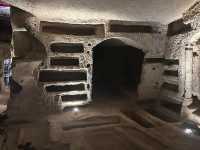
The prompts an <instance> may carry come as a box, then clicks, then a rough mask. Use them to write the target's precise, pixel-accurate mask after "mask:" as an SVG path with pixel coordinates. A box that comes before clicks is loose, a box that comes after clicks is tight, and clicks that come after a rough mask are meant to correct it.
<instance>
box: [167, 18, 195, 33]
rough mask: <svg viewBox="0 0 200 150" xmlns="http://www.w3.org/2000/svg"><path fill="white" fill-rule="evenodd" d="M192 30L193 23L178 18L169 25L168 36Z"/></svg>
mask: <svg viewBox="0 0 200 150" xmlns="http://www.w3.org/2000/svg"><path fill="white" fill-rule="evenodd" d="M191 30H192V27H191V24H184V22H183V19H178V20H176V21H174V22H172V23H170V24H169V25H168V31H167V35H168V36H173V35H178V34H182V33H185V32H189V31H191Z"/></svg>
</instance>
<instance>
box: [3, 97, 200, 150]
mask: <svg viewBox="0 0 200 150" xmlns="http://www.w3.org/2000/svg"><path fill="white" fill-rule="evenodd" d="M134 101H135V100H134V98H133V97H132V98H124V99H123V98H111V99H105V98H104V99H103V98H102V99H96V100H94V101H93V102H92V103H91V104H89V105H86V106H83V107H79V108H78V109H77V108H76V109H74V108H65V110H64V112H57V113H55V112H54V113H51V112H50V111H49V110H46V109H45V108H44V104H43V103H42V102H37V101H29V99H28V98H27V101H26V102H20V101H12V102H9V103H11V104H10V107H8V108H9V109H12V110H9V111H10V113H8V114H9V119H8V120H7V122H6V123H5V124H6V125H7V128H6V130H7V133H8V141H7V145H8V150H15V149H17V148H16V147H17V145H19V144H24V143H26V142H32V144H33V145H34V146H35V147H36V148H37V149H39V150H55V149H57V150H110V149H113V150H165V149H167V150H197V149H199V148H198V146H199V145H200V144H199V143H200V138H199V137H198V136H196V135H192V134H190V135H186V134H185V133H184V131H183V130H182V129H180V128H178V124H180V122H171V123H169V122H165V121H163V120H161V119H159V118H157V117H155V116H152V115H151V114H150V113H148V112H146V111H144V109H142V108H141V107H139V106H137V105H136V104H135V103H134ZM17 103H23V104H24V105H23V104H21V105H20V106H23V107H25V105H27V107H28V108H29V109H30V106H31V107H32V109H30V110H31V112H28V110H27V109H21V107H16V106H19V105H17ZM26 111H27V113H26ZM19 115H20V116H19Z"/></svg>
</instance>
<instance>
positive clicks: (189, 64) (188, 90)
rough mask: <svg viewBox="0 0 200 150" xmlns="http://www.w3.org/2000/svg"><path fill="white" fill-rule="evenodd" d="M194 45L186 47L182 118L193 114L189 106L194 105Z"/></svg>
mask: <svg viewBox="0 0 200 150" xmlns="http://www.w3.org/2000/svg"><path fill="white" fill-rule="evenodd" d="M192 52H193V44H186V45H185V88H184V89H185V92H184V101H183V107H182V117H189V116H190V115H191V114H192V112H191V111H190V110H189V108H188V106H189V105H190V104H191V103H192V68H193V53H192Z"/></svg>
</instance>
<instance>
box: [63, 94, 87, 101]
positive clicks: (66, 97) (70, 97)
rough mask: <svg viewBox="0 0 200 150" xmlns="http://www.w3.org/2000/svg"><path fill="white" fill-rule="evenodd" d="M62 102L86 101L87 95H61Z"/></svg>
mask: <svg viewBox="0 0 200 150" xmlns="http://www.w3.org/2000/svg"><path fill="white" fill-rule="evenodd" d="M61 97H62V101H63V102H67V101H77V100H87V94H77V95H63V96H61Z"/></svg>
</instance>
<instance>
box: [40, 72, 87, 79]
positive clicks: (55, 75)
mask: <svg viewBox="0 0 200 150" xmlns="http://www.w3.org/2000/svg"><path fill="white" fill-rule="evenodd" d="M86 80H87V73H86V72H78V71H74V72H72V71H57V70H40V73H39V81H40V82H57V81H86Z"/></svg>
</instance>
